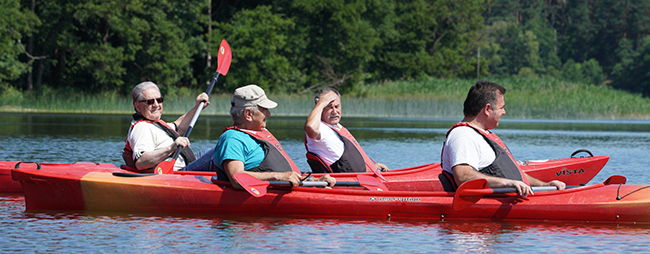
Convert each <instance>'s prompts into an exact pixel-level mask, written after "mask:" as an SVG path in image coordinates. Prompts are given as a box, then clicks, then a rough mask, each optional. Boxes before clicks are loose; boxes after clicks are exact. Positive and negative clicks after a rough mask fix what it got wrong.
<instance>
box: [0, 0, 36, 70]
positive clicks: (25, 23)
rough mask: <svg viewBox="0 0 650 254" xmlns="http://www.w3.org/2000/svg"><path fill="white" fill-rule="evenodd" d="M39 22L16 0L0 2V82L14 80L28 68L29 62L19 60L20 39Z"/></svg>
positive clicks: (23, 49) (23, 50)
mask: <svg viewBox="0 0 650 254" xmlns="http://www.w3.org/2000/svg"><path fill="white" fill-rule="evenodd" d="M39 24H40V22H39V20H38V18H36V16H34V15H33V14H32V13H31V12H30V11H29V10H24V9H21V8H20V2H19V1H18V0H5V1H2V2H0V34H2V36H0V83H5V82H9V81H14V80H16V79H18V78H19V77H20V75H22V74H24V73H26V72H28V71H29V69H30V65H29V64H30V62H29V61H28V62H25V61H21V60H20V59H19V56H20V55H21V54H23V53H24V52H25V45H23V42H22V39H24V38H26V36H29V35H30V34H31V33H32V31H33V30H34V28H35V27H36V26H38V25H39Z"/></svg>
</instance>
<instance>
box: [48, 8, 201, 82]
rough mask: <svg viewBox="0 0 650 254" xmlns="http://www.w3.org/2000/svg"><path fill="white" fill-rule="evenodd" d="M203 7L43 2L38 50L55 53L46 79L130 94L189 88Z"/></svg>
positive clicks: (196, 51) (198, 40) (50, 59)
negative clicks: (148, 88) (145, 85)
mask: <svg viewBox="0 0 650 254" xmlns="http://www.w3.org/2000/svg"><path fill="white" fill-rule="evenodd" d="M204 9H205V3H203V2H194V1H189V0H187V1H166V0H132V1H131V0H111V1H98V0H91V1H68V0H53V1H43V2H39V4H38V5H37V8H36V14H37V15H38V16H39V17H40V18H41V19H42V20H45V21H47V22H44V25H43V27H42V29H41V30H40V31H39V32H38V33H37V34H36V35H35V36H36V37H37V43H36V44H37V45H39V47H37V48H36V49H35V51H38V52H51V54H52V57H50V58H48V60H47V61H46V64H45V68H46V70H45V71H44V75H48V78H47V79H46V80H48V81H49V82H48V85H49V86H50V87H53V88H63V87H72V88H77V89H80V90H83V91H89V92H98V91H105V90H118V91H121V92H123V93H128V92H129V91H130V89H131V88H132V87H133V85H135V84H136V83H138V82H140V81H143V80H153V81H154V82H157V83H159V84H161V85H163V89H168V88H171V87H170V86H166V85H177V84H183V83H185V84H191V83H195V82H193V80H192V77H191V74H192V70H191V68H190V63H191V60H192V56H193V55H194V54H198V51H199V50H200V48H201V44H202V39H201V38H202V32H203V26H202V24H204V23H205V21H206V20H205V17H204V16H202V15H201V11H202V10H204Z"/></svg>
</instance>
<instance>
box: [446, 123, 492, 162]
mask: <svg viewBox="0 0 650 254" xmlns="http://www.w3.org/2000/svg"><path fill="white" fill-rule="evenodd" d="M495 159H496V154H495V152H494V150H493V149H492V147H491V146H490V145H489V144H488V142H487V141H485V139H484V138H483V136H481V134H479V133H478V132H476V130H474V129H472V127H468V126H459V127H456V128H454V129H453V130H451V132H450V133H449V135H448V136H447V140H446V141H445V145H444V146H443V147H442V158H440V160H441V162H442V169H443V170H445V171H447V172H450V173H453V171H452V170H451V168H452V167H454V166H456V165H460V164H468V165H470V166H472V167H473V168H474V169H475V170H477V171H478V170H481V169H483V168H485V167H487V166H489V165H490V164H492V162H494V160H495Z"/></svg>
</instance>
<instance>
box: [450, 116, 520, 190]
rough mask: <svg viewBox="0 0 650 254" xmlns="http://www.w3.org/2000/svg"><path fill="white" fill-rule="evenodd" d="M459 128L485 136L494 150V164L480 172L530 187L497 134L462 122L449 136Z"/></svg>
mask: <svg viewBox="0 0 650 254" xmlns="http://www.w3.org/2000/svg"><path fill="white" fill-rule="evenodd" d="M459 126H467V127H471V128H472V129H474V130H475V131H476V132H478V133H479V134H481V136H483V138H484V139H485V141H486V142H487V143H488V144H489V145H490V147H492V150H494V152H495V154H496V158H495V159H494V162H492V164H490V165H489V166H487V167H485V168H483V169H481V170H479V172H481V173H483V174H486V175H491V176H497V177H503V178H508V179H512V180H520V181H523V182H524V183H525V184H527V185H529V186H530V183H529V182H528V178H526V177H525V174H524V172H523V171H522V170H521V168H519V165H517V162H516V161H515V158H514V157H513V156H512V153H510V149H508V147H507V146H506V145H505V144H504V143H503V141H501V139H500V138H499V137H498V136H497V135H496V134H494V133H493V132H487V131H485V130H482V129H480V128H477V127H475V126H473V125H471V124H469V123H467V122H460V123H456V124H454V126H452V127H451V129H449V131H447V136H449V133H450V132H451V130H453V129H454V128H456V127H459ZM441 158H442V156H441ZM445 173H449V172H445ZM448 178H451V179H450V181H452V182H454V185H455V184H456V183H455V181H454V178H453V177H449V176H448ZM455 187H457V186H455Z"/></svg>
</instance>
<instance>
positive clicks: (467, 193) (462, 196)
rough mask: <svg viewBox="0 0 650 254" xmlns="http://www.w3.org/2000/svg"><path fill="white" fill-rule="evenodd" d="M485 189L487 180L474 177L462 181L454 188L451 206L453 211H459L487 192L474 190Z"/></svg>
mask: <svg viewBox="0 0 650 254" xmlns="http://www.w3.org/2000/svg"><path fill="white" fill-rule="evenodd" d="M481 189H487V180H485V179H474V180H471V181H467V182H464V183H463V184H461V185H460V186H459V187H458V189H457V190H456V194H455V195H454V200H453V202H452V208H453V209H454V211H460V210H462V209H465V208H466V207H468V206H471V205H473V204H475V203H476V202H478V201H479V200H480V199H481V198H483V197H485V196H486V195H488V194H489V193H488V192H477V191H476V190H481Z"/></svg>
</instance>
